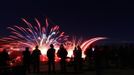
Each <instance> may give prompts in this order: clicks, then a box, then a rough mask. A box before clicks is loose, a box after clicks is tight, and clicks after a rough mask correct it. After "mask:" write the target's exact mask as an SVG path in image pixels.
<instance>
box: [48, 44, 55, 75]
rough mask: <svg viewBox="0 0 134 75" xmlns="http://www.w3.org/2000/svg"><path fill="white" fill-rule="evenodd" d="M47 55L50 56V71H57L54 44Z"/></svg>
mask: <svg viewBox="0 0 134 75" xmlns="http://www.w3.org/2000/svg"><path fill="white" fill-rule="evenodd" d="M47 57H48V72H49V73H50V72H51V67H52V71H53V72H55V49H54V46H53V44H51V45H50V48H49V49H48V51H47Z"/></svg>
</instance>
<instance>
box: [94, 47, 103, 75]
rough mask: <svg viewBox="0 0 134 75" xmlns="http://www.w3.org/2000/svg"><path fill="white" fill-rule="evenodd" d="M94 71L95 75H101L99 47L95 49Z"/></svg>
mask: <svg viewBox="0 0 134 75" xmlns="http://www.w3.org/2000/svg"><path fill="white" fill-rule="evenodd" d="M94 58H95V69H96V75H101V69H102V68H101V59H102V55H101V49H100V48H99V47H95V55H94Z"/></svg>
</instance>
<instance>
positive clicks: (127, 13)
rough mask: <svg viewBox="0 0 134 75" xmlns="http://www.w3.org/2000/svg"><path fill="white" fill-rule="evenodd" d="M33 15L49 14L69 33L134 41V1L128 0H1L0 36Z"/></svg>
mask: <svg viewBox="0 0 134 75" xmlns="http://www.w3.org/2000/svg"><path fill="white" fill-rule="evenodd" d="M35 17H36V18H38V19H39V20H41V22H43V20H44V19H45V17H48V19H49V20H50V21H52V22H53V23H54V24H57V25H59V26H60V28H61V30H62V31H64V32H66V33H67V34H69V35H76V36H78V37H80V36H82V37H84V38H87V37H89V38H90V37H95V36H106V37H109V38H111V39H112V40H121V41H134V3H133V2H131V1H128V0H126V1H123V0H120V1H117V0H110V1H109V0H91V1H90V0H3V1H2V0H1V2H0V30H1V31H0V37H3V36H7V35H8V34H9V32H8V31H7V29H6V28H7V27H8V26H13V25H19V24H22V21H21V18H25V19H27V20H31V19H34V18H35Z"/></svg>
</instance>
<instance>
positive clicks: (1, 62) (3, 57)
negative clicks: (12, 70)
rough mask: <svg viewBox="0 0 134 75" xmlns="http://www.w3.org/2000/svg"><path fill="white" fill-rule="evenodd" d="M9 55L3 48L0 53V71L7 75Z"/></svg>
mask: <svg viewBox="0 0 134 75" xmlns="http://www.w3.org/2000/svg"><path fill="white" fill-rule="evenodd" d="M9 59H10V58H9V55H8V53H7V50H6V49H3V51H2V52H1V53H0V71H1V70H2V71H1V72H2V74H3V75H9V71H8V69H9V68H8V67H9V63H8V62H9ZM0 74H1V73H0Z"/></svg>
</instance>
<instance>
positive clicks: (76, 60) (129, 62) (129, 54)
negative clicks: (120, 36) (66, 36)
mask: <svg viewBox="0 0 134 75" xmlns="http://www.w3.org/2000/svg"><path fill="white" fill-rule="evenodd" d="M84 53H85V58H82V49H81V48H80V46H77V47H75V48H74V50H73V56H72V57H71V58H70V62H69V63H71V65H72V66H73V70H74V72H82V71H83V70H84V69H85V67H84V65H86V67H87V69H88V70H91V69H95V71H96V75H101V71H102V70H103V69H105V68H134V60H133V58H134V46H133V45H124V46H118V47H116V46H92V47H90V48H88V49H87V50H86V51H85V52H84ZM40 55H41V51H40V50H39V49H38V46H36V47H35V49H34V50H33V51H32V53H31V52H30V50H29V47H26V48H25V50H24V51H23V53H22V56H23V59H22V60H23V62H22V65H21V66H14V67H12V66H11V65H12V64H9V63H10V60H11V59H10V56H9V54H8V51H7V50H6V49H4V50H3V51H2V52H1V53H0V75H2V74H3V75H9V74H10V75H11V73H12V75H26V73H27V72H29V73H30V72H33V73H39V72H40ZM56 55H57V57H58V58H59V59H60V71H61V73H66V72H67V65H68V62H67V58H68V57H67V55H68V52H67V50H66V48H65V47H64V45H63V44H61V45H60V48H59V50H58V51H57V53H56V51H55V48H54V46H53V44H51V45H50V48H49V49H48V50H47V58H48V62H47V63H48V73H55V56H56ZM31 67H32V68H31ZM31 69H32V70H31Z"/></svg>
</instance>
